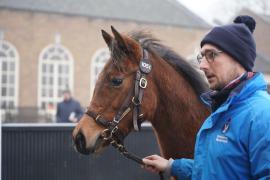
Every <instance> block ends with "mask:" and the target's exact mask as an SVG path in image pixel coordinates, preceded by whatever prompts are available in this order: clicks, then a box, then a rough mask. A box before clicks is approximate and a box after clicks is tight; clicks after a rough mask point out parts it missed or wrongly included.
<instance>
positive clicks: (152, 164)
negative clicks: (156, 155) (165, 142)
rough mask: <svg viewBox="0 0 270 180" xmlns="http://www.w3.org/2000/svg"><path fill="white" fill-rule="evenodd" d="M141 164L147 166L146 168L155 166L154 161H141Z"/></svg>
mask: <svg viewBox="0 0 270 180" xmlns="http://www.w3.org/2000/svg"><path fill="white" fill-rule="evenodd" d="M143 163H144V164H145V165H148V166H154V165H155V161H153V160H150V159H145V158H144V159H143Z"/></svg>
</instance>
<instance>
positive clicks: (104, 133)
mask: <svg viewBox="0 0 270 180" xmlns="http://www.w3.org/2000/svg"><path fill="white" fill-rule="evenodd" d="M109 132H110V130H109V129H104V130H103V131H102V133H101V136H102V138H103V139H104V140H105V141H107V140H109V139H110V138H111V137H112V134H111V133H109Z"/></svg>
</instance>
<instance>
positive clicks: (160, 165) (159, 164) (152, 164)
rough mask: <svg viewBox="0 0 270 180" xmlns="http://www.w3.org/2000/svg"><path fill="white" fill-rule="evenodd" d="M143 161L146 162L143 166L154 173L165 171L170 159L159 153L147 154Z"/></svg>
mask: <svg viewBox="0 0 270 180" xmlns="http://www.w3.org/2000/svg"><path fill="white" fill-rule="evenodd" d="M143 162H144V164H145V166H143V168H145V169H146V170H148V171H150V172H153V173H159V172H160V171H161V172H163V171H165V170H166V169H167V168H168V166H169V160H167V159H164V158H163V157H160V156H158V155H151V156H147V157H145V158H143Z"/></svg>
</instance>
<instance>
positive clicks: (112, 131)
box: [85, 49, 152, 142]
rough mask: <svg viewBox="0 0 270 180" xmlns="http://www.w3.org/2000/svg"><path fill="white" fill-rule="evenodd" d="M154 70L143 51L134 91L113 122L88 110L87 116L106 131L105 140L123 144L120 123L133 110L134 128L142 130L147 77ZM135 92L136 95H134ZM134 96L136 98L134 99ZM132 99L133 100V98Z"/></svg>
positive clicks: (145, 52) (104, 133) (130, 93)
mask: <svg viewBox="0 0 270 180" xmlns="http://www.w3.org/2000/svg"><path fill="white" fill-rule="evenodd" d="M151 70H152V65H151V64H150V61H149V57H148V52H147V51H146V50H145V49H144V50H143V58H142V59H141V60H140V65H139V69H138V70H137V72H136V76H135V84H134V91H133V90H132V89H131V90H130V92H129V94H128V96H127V97H126V99H125V101H124V102H123V104H122V106H121V107H120V109H119V110H118V112H117V113H116V115H115V116H114V118H113V120H111V121H109V120H107V119H105V118H104V117H103V116H102V115H101V114H98V113H95V112H93V111H90V110H87V111H86V113H85V114H87V115H88V116H90V117H92V118H93V119H94V120H95V122H96V123H97V124H99V125H101V126H103V127H105V128H106V129H105V130H104V131H103V133H102V136H103V139H105V140H109V139H113V140H116V141H117V142H122V140H123V138H124V135H123V133H121V132H120V130H119V128H118V125H119V123H120V121H121V120H122V119H123V118H124V117H125V116H126V115H127V114H128V113H129V112H130V111H131V110H132V109H133V127H134V129H135V130H136V131H139V130H140V128H141V123H142V117H143V114H141V103H142V98H143V92H144V89H145V88H146V87H147V80H146V75H147V74H148V73H150V72H151ZM133 92H134V93H133ZM132 94H134V96H133V97H132ZM131 97H132V98H131Z"/></svg>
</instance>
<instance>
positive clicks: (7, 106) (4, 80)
mask: <svg viewBox="0 0 270 180" xmlns="http://www.w3.org/2000/svg"><path fill="white" fill-rule="evenodd" d="M18 67H19V55H18V52H17V50H16V48H15V47H14V46H13V45H12V44H11V43H9V42H7V41H4V40H2V38H0V99H1V100H0V102H1V110H4V111H7V110H8V111H10V112H15V111H16V109H17V107H18V92H19V90H18V84H19V83H18V81H19V79H18V74H19V68H18Z"/></svg>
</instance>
